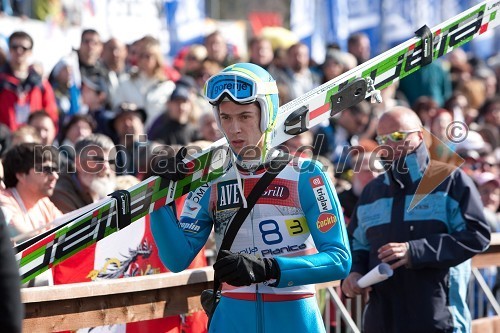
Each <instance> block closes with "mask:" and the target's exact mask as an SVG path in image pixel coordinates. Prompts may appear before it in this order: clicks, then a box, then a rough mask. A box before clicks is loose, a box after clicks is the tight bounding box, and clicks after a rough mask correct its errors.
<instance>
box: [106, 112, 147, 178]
mask: <svg viewBox="0 0 500 333" xmlns="http://www.w3.org/2000/svg"><path fill="white" fill-rule="evenodd" d="M146 119H147V115H146V111H145V110H144V109H141V108H139V107H137V105H135V104H130V103H129V104H127V103H123V104H122V105H120V106H119V107H118V108H117V111H116V115H115V118H114V119H113V120H112V121H111V126H110V127H111V128H112V129H114V131H115V133H116V135H117V140H118V141H117V142H116V143H117V145H116V174H117V175H133V176H137V175H138V174H139V173H140V172H142V173H145V172H147V170H140V168H139V162H140V159H146V158H147V157H146V153H147V151H148V145H149V142H148V140H147V136H146V131H145V129H144V124H145V123H146Z"/></svg>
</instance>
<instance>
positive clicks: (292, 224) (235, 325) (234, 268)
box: [151, 63, 351, 333]
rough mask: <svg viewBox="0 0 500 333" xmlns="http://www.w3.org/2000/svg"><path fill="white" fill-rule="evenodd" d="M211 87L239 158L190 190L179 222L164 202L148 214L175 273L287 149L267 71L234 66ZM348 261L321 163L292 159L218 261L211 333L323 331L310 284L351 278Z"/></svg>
mask: <svg viewBox="0 0 500 333" xmlns="http://www.w3.org/2000/svg"><path fill="white" fill-rule="evenodd" d="M205 95H206V97H207V99H208V100H209V102H210V103H211V104H212V105H213V106H214V113H215V117H216V120H217V123H218V125H219V127H220V129H221V131H222V132H223V133H224V135H225V137H226V138H227V141H228V143H229V146H230V148H231V150H232V153H231V154H230V155H231V157H232V161H231V162H230V163H229V167H228V168H227V170H226V171H225V173H224V175H222V176H221V177H220V178H218V179H217V180H215V181H213V182H210V183H208V184H206V185H203V186H201V187H200V188H198V189H197V190H195V191H193V192H191V193H189V194H188V196H187V199H186V203H185V205H184V209H183V212H182V214H181V217H180V220H179V221H177V219H176V217H175V214H174V213H173V211H172V210H171V209H170V207H167V206H165V207H163V208H161V209H159V210H157V211H155V212H154V213H152V214H151V229H152V231H153V235H154V237H155V241H156V244H157V245H158V249H159V252H160V256H161V259H162V261H163V262H164V264H165V265H166V266H167V267H168V268H169V269H170V270H172V271H174V272H178V271H181V270H183V269H185V268H186V267H187V266H188V265H189V263H190V262H191V261H192V260H193V258H194V257H195V256H196V254H197V253H198V251H200V249H201V248H202V247H203V245H204V244H205V242H206V240H207V238H208V236H209V234H210V231H211V230H212V227H213V228H214V230H215V240H216V244H217V247H219V246H220V245H221V243H222V240H223V238H224V237H225V233H226V231H227V227H228V226H229V225H230V224H232V223H234V222H235V221H233V217H234V216H235V214H236V212H237V211H238V209H240V207H245V206H246V205H247V203H246V197H247V196H248V194H249V192H250V191H251V190H252V188H253V186H255V184H256V183H257V181H258V180H259V179H260V178H261V177H262V176H263V175H264V174H265V172H266V171H267V170H268V168H269V167H270V162H271V161H272V160H274V159H275V158H277V157H279V155H280V152H278V151H276V150H274V151H273V150H271V149H270V147H269V137H270V135H271V133H272V131H273V129H274V125H275V123H276V116H277V113H278V89H277V86H276V82H275V81H274V79H273V78H272V77H271V75H269V73H268V72H267V71H266V70H264V69H263V68H261V67H259V66H257V65H254V64H249V63H240V64H235V65H231V66H229V67H227V68H225V69H224V70H223V71H222V72H220V73H219V74H216V75H215V76H213V77H212V78H210V79H209V80H208V81H207V84H206V87H205ZM248 153H252V154H248ZM163 176H164V177H171V176H172V174H165V175H163ZM350 266H351V255H350V251H349V245H348V238H347V233H346V229H345V225H344V220H343V217H342V214H341V207H340V204H339V202H338V199H337V195H336V193H335V189H334V187H333V185H332V182H331V180H330V179H329V178H328V176H327V175H326V174H325V173H324V172H323V171H322V167H321V165H320V164H319V163H316V162H314V161H311V160H310V159H300V158H297V159H294V160H293V161H291V162H290V163H289V164H287V165H286V167H285V168H284V169H283V170H282V171H281V172H280V173H279V174H278V175H277V177H276V178H274V179H273V181H272V182H271V184H270V185H269V186H268V187H267V189H266V190H265V191H264V192H263V193H262V194H261V196H260V198H259V199H258V200H257V203H256V204H255V206H254V207H253V209H252V210H251V212H250V214H249V215H248V216H247V217H246V219H245V220H244V221H243V224H242V225H241V227H240V229H239V231H238V233H237V235H236V237H235V239H234V242H233V244H232V246H231V248H230V250H229V251H222V255H219V259H218V260H217V262H216V263H215V264H214V270H215V275H216V277H217V278H218V279H219V280H220V281H221V282H223V286H222V297H221V300H220V302H219V304H218V305H217V308H216V310H215V312H214V314H213V317H212V320H211V324H210V332H231V333H234V332H297V333H299V332H300V333H303V332H324V331H325V327H324V324H323V321H322V319H321V315H320V313H319V310H318V306H317V302H316V298H315V297H314V293H315V288H314V285H313V284H315V283H320V282H326V281H332V280H337V279H342V278H345V277H346V276H347V273H348V272H349V269H350Z"/></svg>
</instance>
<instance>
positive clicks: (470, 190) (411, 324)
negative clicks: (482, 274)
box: [348, 144, 490, 333]
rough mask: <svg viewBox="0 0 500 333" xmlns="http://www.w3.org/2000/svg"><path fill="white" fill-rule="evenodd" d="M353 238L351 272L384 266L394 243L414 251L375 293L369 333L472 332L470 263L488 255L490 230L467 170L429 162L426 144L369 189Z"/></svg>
mask: <svg viewBox="0 0 500 333" xmlns="http://www.w3.org/2000/svg"><path fill="white" fill-rule="evenodd" d="M398 162H401V163H399V164H400V165H398ZM424 173H425V176H424ZM443 179H444V180H443ZM419 186H420V189H419V190H418V192H417V189H418V188H419ZM415 193H420V195H415ZM416 199H420V201H417V202H418V203H417V204H416V205H415V202H413V204H412V200H416ZM348 231H349V235H350V238H351V243H352V245H351V246H352V255H353V266H352V270H351V272H358V273H361V274H365V273H366V272H368V271H369V270H370V269H372V268H373V267H375V266H377V265H378V264H379V263H380V260H379V259H378V253H377V250H378V249H379V248H380V247H381V246H383V245H385V244H387V243H390V242H396V243H402V242H408V243H409V245H410V263H409V265H408V267H400V268H397V269H396V270H395V272H394V275H393V276H392V277H391V278H389V279H388V280H386V281H384V282H382V283H379V284H376V285H374V286H373V290H372V292H371V293H370V301H369V303H368V304H367V307H366V309H365V315H364V317H365V318H364V319H365V321H364V328H365V332H367V333H370V332H469V331H470V313H469V309H468V308H467V304H466V292H467V284H468V281H469V277H470V270H471V268H470V260H469V259H470V258H471V257H472V256H474V255H475V254H477V253H481V252H483V251H485V250H486V249H487V247H488V245H489V241H490V230H489V227H488V224H487V223H486V221H485V218H484V214H483V207H482V203H481V200H480V196H479V193H478V192H477V190H476V188H475V185H474V184H473V182H472V180H471V179H470V178H469V177H468V176H467V175H466V174H465V173H464V172H463V171H462V170H460V169H455V167H454V166H451V165H448V164H444V163H440V162H436V161H431V162H430V163H429V160H428V155H427V150H426V148H425V145H424V144H421V145H420V147H419V148H417V150H416V151H415V152H414V153H412V154H409V155H408V156H406V158H405V159H404V160H401V161H396V162H394V164H393V165H391V167H390V168H389V170H388V171H387V172H385V173H384V174H382V175H380V176H379V177H378V178H376V179H374V180H373V181H372V182H370V183H369V184H368V185H367V186H366V188H365V189H364V191H363V193H362V195H361V197H360V200H359V202H358V206H357V208H356V210H355V212H354V214H353V217H352V219H351V222H350V224H349V227H348Z"/></svg>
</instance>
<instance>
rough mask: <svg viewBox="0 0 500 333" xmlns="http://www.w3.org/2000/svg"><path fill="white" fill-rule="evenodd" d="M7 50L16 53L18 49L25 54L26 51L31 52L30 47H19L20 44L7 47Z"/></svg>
mask: <svg viewBox="0 0 500 333" xmlns="http://www.w3.org/2000/svg"><path fill="white" fill-rule="evenodd" d="M9 49H10V50H12V51H18V50H19V49H20V50H22V51H23V52H26V51H29V50H31V47H26V46H24V45H20V44H12V45H10V46H9Z"/></svg>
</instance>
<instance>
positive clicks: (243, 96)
mask: <svg viewBox="0 0 500 333" xmlns="http://www.w3.org/2000/svg"><path fill="white" fill-rule="evenodd" d="M204 95H205V97H206V99H207V100H208V101H209V103H210V104H212V105H213V111H214V116H215V120H216V122H217V125H218V126H219V129H220V130H221V132H222V133H223V134H224V135H225V133H224V131H223V130H222V126H221V124H220V117H219V104H220V103H221V102H222V101H225V100H230V101H232V102H234V103H238V104H251V103H253V102H258V103H259V106H260V114H261V115H260V130H261V131H262V133H263V135H264V151H263V154H262V159H263V160H264V159H265V157H266V155H267V151H268V150H269V147H268V146H269V141H270V135H271V133H272V131H273V129H274V126H275V125H276V117H277V115H278V107H279V98H278V86H277V85H276V81H275V80H274V79H273V77H272V76H271V74H269V72H268V71H266V70H265V69H264V68H262V67H260V66H257V65H255V64H251V63H237V64H234V65H230V66H228V67H226V68H224V69H223V70H222V71H221V72H219V73H218V74H215V75H213V76H212V77H211V78H210V79H208V80H207V82H206V83H205V89H204Z"/></svg>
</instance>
